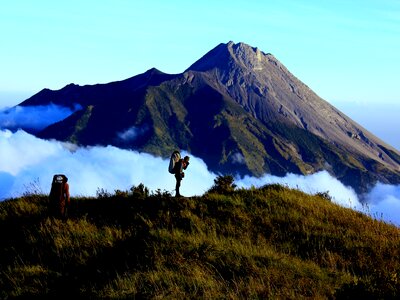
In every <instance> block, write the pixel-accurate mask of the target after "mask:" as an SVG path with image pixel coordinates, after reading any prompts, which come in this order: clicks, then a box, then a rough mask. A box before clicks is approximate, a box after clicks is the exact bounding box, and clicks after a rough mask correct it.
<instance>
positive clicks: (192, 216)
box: [0, 185, 400, 299]
mask: <svg viewBox="0 0 400 300" xmlns="http://www.w3.org/2000/svg"><path fill="white" fill-rule="evenodd" d="M328 198H329V197H327V195H326V194H325V195H324V194H321V195H319V196H310V195H307V194H304V193H302V192H299V191H296V190H290V189H287V188H284V187H281V186H278V185H271V186H266V187H264V188H261V189H251V190H239V191H234V192H229V193H209V194H206V195H204V196H202V197H193V198H181V199H176V198H171V197H170V195H168V194H167V193H162V192H160V191H156V192H155V193H152V194H149V193H148V192H147V190H146V189H145V188H144V187H143V186H138V187H136V188H132V190H131V191H129V192H121V191H116V192H115V194H112V195H111V194H108V193H106V192H100V193H99V195H98V198H96V199H92V198H90V199H89V198H77V199H73V206H72V208H71V213H70V219H69V220H68V221H67V222H62V221H60V220H57V219H54V218H52V217H49V216H48V211H47V198H46V197H45V196H36V195H33V196H27V197H24V198H20V199H16V200H8V201H4V202H1V203H0V236H1V239H2V242H1V245H2V246H1V248H0V286H1V289H0V298H2V299H3V298H7V297H10V298H12V297H18V296H29V298H32V297H34V296H37V297H38V298H41V299H42V298H44V297H48V298H54V297H57V298H59V297H72V296H78V295H79V296H85V297H94V298H124V297H136V298H157V299H164V298H167V299H168V298H170V299H184V298H207V299H217V298H219V299H220V298H230V299H247V298H275V297H276V298H286V299H297V298H299V297H312V298H341V299H343V298H346V297H348V298H354V297H355V296H362V297H363V299H370V298H374V299H376V298H385V299H391V298H392V299H394V298H396V297H399V295H400V294H399V290H400V271H399V270H400V261H399V257H400V247H399V246H400V230H399V228H396V227H395V226H392V225H388V224H385V223H383V222H380V221H376V220H373V219H371V218H369V217H367V216H365V215H363V214H361V213H359V212H355V211H352V210H350V209H346V208H342V207H340V206H338V205H335V204H333V203H331V202H330V201H329V199H328ZM54 299H55V298H54Z"/></svg>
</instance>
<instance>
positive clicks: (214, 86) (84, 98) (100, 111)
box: [20, 42, 400, 193]
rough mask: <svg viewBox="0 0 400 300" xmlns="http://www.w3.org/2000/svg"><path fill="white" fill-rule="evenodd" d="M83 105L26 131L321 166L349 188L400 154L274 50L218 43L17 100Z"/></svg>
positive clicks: (398, 162)
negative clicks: (182, 62) (189, 61)
mask: <svg viewBox="0 0 400 300" xmlns="http://www.w3.org/2000/svg"><path fill="white" fill-rule="evenodd" d="M49 104H55V105H59V106H63V107H69V108H71V109H73V108H74V107H77V105H79V107H82V109H81V110H79V111H75V112H74V113H73V114H71V115H70V116H69V117H67V118H66V119H64V120H62V121H60V122H57V123H55V124H51V125H50V126H48V127H46V128H44V129H43V130H41V131H39V132H35V135H37V136H39V137H41V138H46V139H49V138H52V139H57V140H61V141H69V142H72V143H76V144H79V145H109V144H111V145H114V146H117V147H121V148H128V149H135V150H138V151H142V152H148V153H152V154H155V155H160V156H163V157H168V156H169V155H170V153H172V151H173V150H175V149H183V150H187V151H188V152H190V153H192V154H193V155H195V156H197V157H200V158H202V159H203V160H204V161H205V162H206V164H207V165H208V167H209V168H210V169H211V170H212V171H214V172H220V173H230V174H240V175H245V174H251V175H255V176H260V175H262V174H264V173H270V174H273V175H278V176H283V175H285V174H286V173H288V172H291V173H296V174H310V173H314V172H317V171H321V170H327V171H328V172H329V173H331V174H332V175H333V176H335V177H336V178H338V179H339V180H340V181H341V182H343V183H344V184H346V185H350V186H352V187H353V188H354V189H355V190H356V191H357V192H359V193H360V192H365V191H367V190H368V188H369V187H370V186H371V185H372V184H374V183H376V182H377V181H380V182H382V183H391V184H398V183H400V153H399V152H398V151H397V150H396V149H395V148H393V147H391V146H390V145H387V144H386V143H384V142H383V141H381V140H380V139H379V138H377V137H376V136H374V135H373V134H371V133H370V132H368V131H367V130H366V129H364V128H363V127H361V126H360V125H358V124H357V123H356V122H354V121H353V120H351V119H350V118H349V117H347V116H346V115H345V114H343V113H342V112H340V111H339V110H337V109H336V108H335V107H333V106H332V105H330V104H329V103H327V102H326V101H324V100H323V99H321V98H320V97H319V96H318V95H316V94H315V93H314V92H313V91H312V90H311V89H310V88H308V87H307V86H306V85H305V84H304V83H302V82H301V81H300V80H299V79H297V78H296V77H295V76H294V75H293V74H291V73H290V72H289V71H288V70H287V68H285V66H284V65H283V64H282V63H280V62H279V61H278V60H277V59H276V58H275V57H274V56H273V55H271V54H266V53H264V52H262V51H261V50H259V49H257V48H253V47H251V46H249V45H246V44H244V43H238V44H235V43H233V42H229V43H227V44H220V45H218V46H217V47H215V48H214V49H212V50H211V51H210V52H208V53H207V54H206V55H204V56H203V57H202V58H200V59H199V60H198V61H196V62H195V63H194V64H193V65H192V66H190V67H189V68H188V69H187V70H186V71H185V72H183V73H182V74H174V75H170V74H165V73H162V72H160V71H158V70H157V69H150V70H149V71H147V72H145V73H143V74H140V75H137V76H134V77H132V78H129V79H126V80H123V81H118V82H112V83H108V84H97V85H91V86H78V85H74V84H70V85H67V86H65V87H64V88H62V89H61V90H57V91H52V90H48V89H44V90H42V91H41V92H39V93H38V94H36V95H34V96H32V97H31V98H29V99H27V100H26V101H24V102H22V103H21V104H20V106H38V105H49Z"/></svg>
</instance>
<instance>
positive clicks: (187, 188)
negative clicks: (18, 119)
mask: <svg viewBox="0 0 400 300" xmlns="http://www.w3.org/2000/svg"><path fill="white" fill-rule="evenodd" d="M71 149H73V151H71ZM183 154H184V153H183ZM184 155H186V154H184ZM0 157H2V158H6V159H1V160H0V199H4V198H8V197H16V196H19V195H21V194H22V193H24V192H26V190H25V189H26V186H29V185H30V184H31V183H32V182H34V181H36V180H37V179H39V185H40V188H41V190H42V191H43V192H44V193H48V192H49V190H50V183H51V179H52V176H53V175H54V174H58V173H64V174H65V175H67V177H68V178H69V180H68V181H69V183H70V186H71V194H72V195H95V194H96V190H97V189H98V188H104V189H106V190H108V191H114V190H115V189H121V190H126V189H129V188H130V187H131V186H132V185H138V184H139V183H143V184H145V185H146V186H147V187H149V188H150V189H152V190H156V189H158V188H160V189H161V190H167V191H170V192H171V193H172V192H173V190H174V188H175V177H174V176H173V175H172V174H170V173H169V172H168V164H169V161H168V160H163V159H161V158H159V157H154V156H152V155H150V154H145V153H138V152H135V151H128V150H122V149H119V148H116V147H113V146H108V147H85V148H74V147H72V145H70V144H66V143H61V142H57V141H47V140H42V139H38V138H36V137H34V136H32V135H30V134H28V133H26V132H24V131H21V130H20V131H17V132H16V133H11V132H10V131H0ZM190 162H191V163H190V167H189V168H188V170H187V172H185V173H186V176H185V178H184V179H183V181H182V187H181V192H182V194H183V195H200V194H203V193H204V192H205V191H206V190H207V189H208V188H209V187H211V185H212V184H213V178H214V177H215V175H214V174H212V173H210V172H209V171H208V170H207V166H206V165H205V163H204V162H203V161H202V160H200V159H198V158H195V157H192V158H191V161H190Z"/></svg>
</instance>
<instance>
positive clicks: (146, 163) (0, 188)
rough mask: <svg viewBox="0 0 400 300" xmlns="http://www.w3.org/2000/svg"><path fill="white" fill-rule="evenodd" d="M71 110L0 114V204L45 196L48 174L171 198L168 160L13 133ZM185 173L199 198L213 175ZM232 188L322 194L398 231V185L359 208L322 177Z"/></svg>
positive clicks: (197, 167)
mask: <svg viewBox="0 0 400 300" xmlns="http://www.w3.org/2000/svg"><path fill="white" fill-rule="evenodd" d="M77 109H80V107H79V106H76V107H75V108H74V109H69V108H64V107H59V106H56V105H53V104H51V105H49V106H43V107H14V108H12V109H3V110H0V200H4V199H8V198H15V197H19V196H21V195H23V194H25V193H29V192H41V193H45V194H47V193H48V192H49V191H50V185H51V180H52V177H53V175H54V174H60V173H62V174H65V175H67V177H68V178H69V183H70V189H71V194H72V196H95V195H96V193H97V191H98V189H104V190H107V191H109V192H113V191H115V190H117V189H119V190H129V188H131V187H132V186H133V185H138V184H140V183H143V184H144V185H145V186H147V187H148V188H149V189H151V190H153V191H155V190H157V189H161V190H165V191H169V192H170V193H172V194H174V188H175V177H174V176H173V175H171V174H170V173H168V164H169V161H168V160H165V159H164V160H163V159H161V158H160V157H154V156H152V155H150V154H146V153H139V152H136V151H129V150H123V149H119V148H116V147H113V146H107V147H99V146H98V147H77V146H76V145H73V144H69V143H63V142H59V141H54V140H52V141H49V140H43V139H39V138H36V137H35V136H33V135H31V134H29V133H27V132H25V131H23V130H16V128H30V129H36V130H38V129H41V128H43V127H45V126H48V125H49V124H52V123H54V122H57V121H60V120H62V119H64V118H66V117H67V116H69V115H70V114H72V113H73V112H74V111H76V110H77ZM4 128H12V129H14V130H13V131H10V130H8V129H4ZM140 130H144V129H137V128H131V129H129V130H127V131H126V132H122V133H119V134H118V135H119V138H123V139H124V138H125V139H128V138H129V139H132V138H134V137H135V136H137V135H138V134H140ZM185 154H186V153H183V155H185ZM238 159H241V158H240V157H238ZM185 174H186V176H185V178H184V180H183V181H182V187H181V192H182V194H183V195H185V196H193V195H202V194H203V193H204V192H206V191H207V190H208V189H209V188H210V187H211V186H212V185H213V183H214V179H215V178H216V176H217V174H215V173H213V172H210V171H209V170H208V168H207V165H206V164H205V163H204V162H203V160H201V159H200V158H197V157H193V156H191V160H190V167H189V169H188V170H187V172H185ZM235 183H236V185H237V186H238V187H240V188H249V187H252V186H254V187H260V186H263V185H266V184H271V183H278V184H282V185H285V186H288V187H290V188H295V189H299V190H302V191H304V192H306V193H309V194H315V193H318V192H327V191H328V192H329V195H330V196H331V197H332V200H333V201H334V202H336V203H338V204H340V205H342V206H345V207H350V208H352V209H356V210H359V211H362V212H364V213H368V214H370V215H371V216H373V217H375V218H378V219H383V220H385V221H387V222H391V223H394V224H396V225H398V226H400V186H394V185H385V184H381V183H378V184H377V185H376V186H375V187H374V188H373V189H372V190H371V191H370V192H369V194H368V195H363V196H364V198H363V199H365V202H364V203H363V204H362V203H360V201H359V197H358V195H357V194H356V193H355V192H354V190H353V189H352V188H350V187H346V186H344V185H343V184H342V183H341V182H340V181H338V180H337V179H335V178H333V177H332V176H331V175H329V173H328V172H319V173H316V174H312V175H308V176H301V175H295V174H287V175H286V176H285V177H277V176H272V175H268V174H266V175H264V176H262V177H260V178H255V177H250V176H245V177H243V178H236V179H235Z"/></svg>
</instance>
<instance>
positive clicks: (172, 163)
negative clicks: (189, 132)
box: [168, 151, 181, 174]
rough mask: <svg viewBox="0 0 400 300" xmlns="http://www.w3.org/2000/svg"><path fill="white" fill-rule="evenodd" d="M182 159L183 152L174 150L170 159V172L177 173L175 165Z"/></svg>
mask: <svg viewBox="0 0 400 300" xmlns="http://www.w3.org/2000/svg"><path fill="white" fill-rule="evenodd" d="M180 159H181V154H180V153H179V151H174V152H172V154H171V158H170V160H169V166H168V172H170V173H171V174H175V165H176V163H177V162H178V161H179V160H180Z"/></svg>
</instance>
